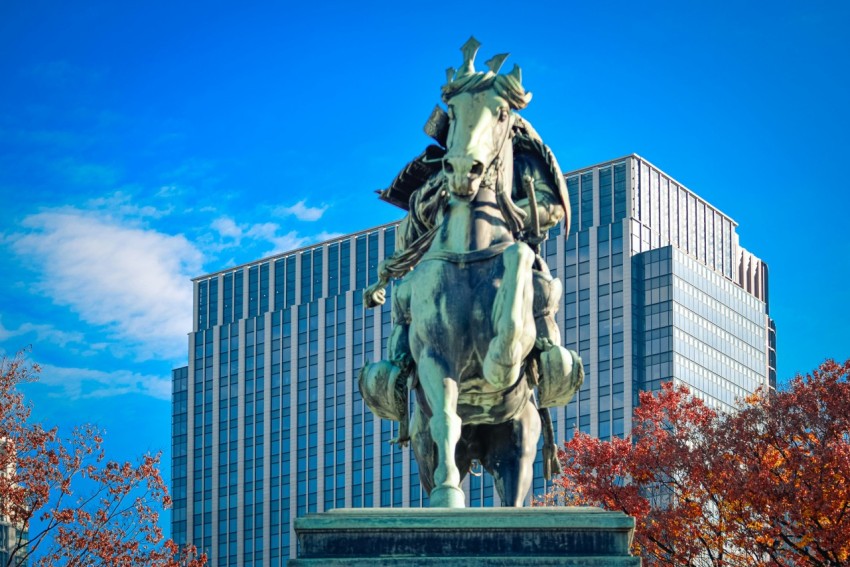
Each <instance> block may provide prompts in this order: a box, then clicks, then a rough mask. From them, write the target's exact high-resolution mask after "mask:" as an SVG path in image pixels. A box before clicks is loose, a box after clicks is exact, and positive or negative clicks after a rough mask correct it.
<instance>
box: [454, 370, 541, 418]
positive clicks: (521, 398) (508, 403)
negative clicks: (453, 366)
mask: <svg viewBox="0 0 850 567" xmlns="http://www.w3.org/2000/svg"><path fill="white" fill-rule="evenodd" d="M474 381H475V380H472V381H471V382H474ZM529 398H530V392H529V389H528V384H527V383H526V381H525V380H520V381H518V382H517V383H516V384H515V385H514V386H512V387H511V388H508V389H507V390H501V391H497V392H494V391H487V389H486V388H484V387H480V388H472V389H471V388H468V387H467V383H466V382H464V384H463V386H461V390H460V392H459V393H458V400H457V414H458V417H460V418H461V420H462V421H463V422H464V423H465V424H466V423H468V424H480V423H504V422H505V421H508V420H510V419H513V418H514V417H516V416H517V415H518V414H519V412H520V411H522V409H523V408H524V407H525V404H527V403H528V401H529Z"/></svg>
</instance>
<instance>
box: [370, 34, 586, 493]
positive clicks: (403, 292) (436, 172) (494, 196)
mask: <svg viewBox="0 0 850 567" xmlns="http://www.w3.org/2000/svg"><path fill="white" fill-rule="evenodd" d="M478 47H479V44H478V42H477V41H475V39H474V38H471V39H470V40H469V41H468V42H467V43H466V44H465V45H464V46H463V48H462V52H463V64H462V65H461V67H460V68H459V69H458V70H454V69H450V70H449V71H448V73H447V79H448V81H447V82H446V84H445V85H443V87H442V100H443V102H444V103H445V104H446V110H445V111H443V110H442V109H441V108H439V107H438V109H437V110H435V112H434V113H432V115H431V118H430V119H429V120H428V123H427V125H426V130H427V132H428V133H429V134H430V135H431V136H432V137H433V138H434V139H435V140H436V141H437V142H438V144H439V145H438V146H431V147H429V148H428V150H426V151H425V153H423V154H422V155H421V156H420V157H419V158H417V159H416V160H414V162H412V163H411V164H409V165H408V166H407V167H405V168H404V170H403V171H402V173H400V174H399V176H398V177H397V179H396V180H395V181H394V182H393V184H392V185H391V187H390V188H389V189H388V190H386V191H385V192H384V193H383V194H382V196H383V197H384V198H385V200H388V201H390V202H393V203H397V204H401V205H402V206H404V205H405V200H406V206H404V208H405V209H406V210H407V211H408V216H407V217H406V218H405V219H404V220H403V221H402V223H401V226H400V227H399V230H398V242H397V246H396V252H395V254H393V256H392V257H390V258H389V259H387V260H386V261H385V262H383V263H382V264H381V266H380V267H379V270H378V272H379V279H378V281H377V282H374V283H373V284H372V285H371V286H370V287H369V288H368V289H367V290H366V291H365V293H364V301H365V304H366V305H367V306H368V307H374V306H376V305H380V304H382V303H384V302H385V301H386V292H385V288H386V286H387V284H388V282H389V281H390V280H391V279H393V278H396V279H399V281H398V283H396V285H395V286H394V288H393V293H392V302H393V305H392V307H393V321H394V327H393V331H392V336H391V337H390V339H389V341H388V353H387V354H388V356H387V359H386V360H383V361H380V362H373V363H368V364H366V365H365V366H364V367H363V369H362V370H361V372H360V379H359V383H360V389H361V393H362V395H363V399H364V401H365V402H366V403H367V405H368V406H369V407H370V408H371V409H372V410H373V411H374V412H375V413H376V414H377V415H378V416H379V417H382V418H385V419H393V420H397V421H399V422H400V424H401V425H400V427H399V436H398V438H397V439H395V440H394V441H395V442H398V443H403V444H404V443H407V442H408V441H409V442H410V443H411V444H412V446H413V451H414V454H415V456H416V461H417V463H418V465H419V476H420V480H421V482H422V485H423V487H424V488H425V490H426V491H427V492H428V494H429V496H430V503H431V506H433V507H447V508H459V507H463V506H464V500H465V496H464V494H463V492H462V490H461V488H460V486H461V481H462V480H463V478H464V476H465V475H466V474H467V473H468V472H469V470H470V469H471V468H472V467H473V466H475V465H476V464H478V463H480V464H481V465H482V467H483V468H484V470H486V471H487V472H488V473H490V474H492V475H493V477H494V484H495V487H496V490H497V492H498V493H499V496H500V499H501V502H502V504H503V505H504V506H522V505H523V503H524V502H525V501H526V498H527V494H528V491H529V489H530V487H531V481H532V476H533V472H532V465H533V463H534V460H535V457H536V455H537V443H538V440H539V438H540V435H541V433H542V434H543V436H544V443H543V461H544V474H545V476H546V477H547V478H550V477H551V476H552V475H553V474H555V473H557V472H558V461H557V448H556V445H555V442H554V439H553V432H552V425H551V419H550V416H549V411H548V408H549V407H554V406H563V405H564V404H566V403H567V402H569V400H570V399H571V398H572V396H573V395H574V394H575V392H576V391H577V390H578V389H579V387H580V386H581V382H582V380H583V377H584V373H583V369H582V366H581V360H580V359H579V357H578V356H577V355H576V353H574V352H571V351H568V350H567V349H565V348H564V347H563V346H561V336H560V331H559V330H558V326H557V325H556V324H555V312H556V311H557V309H558V306H559V305H560V300H561V295H562V290H561V284H560V281H559V280H557V279H555V278H553V277H552V276H551V275H550V274H549V270H548V268H547V266H546V263H545V261H544V260H543V259H542V258H541V257H540V255H539V253H538V252H539V251H538V247H539V245H540V243H541V242H542V241H543V240H544V239H545V237H546V231H548V229H549V228H551V227H553V226H555V225H556V224H557V223H559V222H561V221H562V220H564V222H565V231H564V232H565V234H566V233H568V232H569V220H570V210H569V199H568V198H567V193H566V185H565V182H564V179H563V175H562V173H561V169H560V167H559V166H558V163H557V161H556V160H555V157H554V155H552V152H551V151H550V150H549V148H548V147H547V146H546V145H545V144H544V143H543V141H542V140H541V139H540V136H539V135H538V134H537V132H536V131H535V130H534V129H533V128H532V127H531V125H530V124H529V123H528V122H527V121H525V120H524V119H522V118H521V117H520V116H519V115H518V114H517V112H516V111H518V110H521V109H523V108H525V106H526V105H527V104H528V102H529V101H530V100H531V93H529V92H527V91H526V90H525V88H524V87H523V85H522V73H521V71H520V69H519V67H517V66H514V68H513V70H512V71H511V72H510V73H507V74H500V72H499V71H500V69H501V66H502V64H503V63H504V61H505V59H506V58H507V55H504V54H503V55H497V56H495V57H493V58H492V59H490V60H489V61H487V63H486V65H487V68H488V70H487V71H477V70H476V69H475V56H476V53H477V51H478ZM408 392H412V395H413V396H414V397H415V399H416V404H415V405H414V408H415V409H414V412H413V414H412V415H410V416H409V415H408V407H409V404H408ZM535 392H536V396H535Z"/></svg>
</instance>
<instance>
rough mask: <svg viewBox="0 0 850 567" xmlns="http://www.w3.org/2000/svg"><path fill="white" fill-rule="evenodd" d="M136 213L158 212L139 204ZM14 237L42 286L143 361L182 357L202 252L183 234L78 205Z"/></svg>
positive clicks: (49, 214) (33, 221) (31, 220)
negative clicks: (79, 207)
mask: <svg viewBox="0 0 850 567" xmlns="http://www.w3.org/2000/svg"><path fill="white" fill-rule="evenodd" d="M127 207H129V208H128V209H127V210H126V211H125V212H134V213H136V214H146V213H150V214H152V213H151V211H146V210H144V209H142V210H134V209H133V208H132V206H131V205H129V204H128V205H127ZM22 226H23V228H24V231H20V232H18V233H16V234H13V235H11V236H10V237H8V238H7V240H8V241H9V242H10V245H11V248H12V250H13V251H14V252H15V253H16V254H17V255H18V256H20V257H21V258H22V259H23V260H25V261H27V262H28V263H30V264H31V265H32V267H33V268H34V269H35V270H36V272H37V274H38V276H37V281H36V284H35V287H36V290H37V291H39V292H41V293H42V294H45V295H47V296H48V297H50V298H51V299H52V300H53V301H54V302H55V303H56V304H59V305H64V306H68V307H69V308H70V309H71V310H72V311H74V312H75V313H77V314H78V315H79V317H80V319H81V320H83V321H84V322H86V323H89V324H91V325H95V326H98V327H100V328H102V329H104V330H106V331H107V333H108V335H109V336H110V337H111V338H112V340H113V341H114V343H115V346H116V348H115V350H118V349H119V348H120V349H128V350H130V351H131V352H133V353H134V354H135V356H136V357H137V358H139V359H147V358H152V357H177V356H179V355H181V354H182V353H184V352H185V348H186V333H187V332H189V330H190V329H191V313H192V284H191V282H190V278H191V277H193V276H196V275H197V274H198V273H199V272H200V270H201V267H202V260H203V256H202V253H201V252H200V250H199V249H198V248H197V247H196V246H195V245H194V244H192V243H191V242H189V241H188V240H186V238H184V237H183V236H172V235H168V234H164V233H162V232H158V231H156V230H153V229H148V228H144V227H143V226H139V225H138V223H135V224H133V223H132V222H129V223H128V221H126V220H124V219H122V218H115V217H112V216H110V215H107V214H105V213H103V212H101V211H88V210H81V209H76V208H65V209H60V210H52V211H44V212H41V213H37V214H33V215H30V216H28V217H26V218H25V219H24V221H23V223H22Z"/></svg>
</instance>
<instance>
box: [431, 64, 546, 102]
mask: <svg viewBox="0 0 850 567" xmlns="http://www.w3.org/2000/svg"><path fill="white" fill-rule="evenodd" d="M489 88H493V89H494V90H495V91H496V93H497V94H498V95H499V96H500V97H502V98H504V99H505V100H506V101H508V104H509V105H510V107H511V108H512V109H513V110H522V109H523V108H525V107H526V106H528V103H529V102H531V93H530V92H528V91H526V90H525V88H523V86H522V83H521V82H520V81H519V80H517V78H516V77H514V76H513V74H510V75H499V74H497V73H494V72H493V71H486V72H481V71H478V72H472V73H470V74H467V75H462V76H459V77H457V78H455V79H454V80H452V81H449V82H448V83H446V84H445V85H443V87H442V89H441V90H442V92H443V102H445V103H448V102H449V99H450V98H452V97H453V96H455V95H458V94H460V93H474V92H479V91H483V90H486V89H489Z"/></svg>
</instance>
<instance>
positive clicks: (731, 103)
mask: <svg viewBox="0 0 850 567" xmlns="http://www.w3.org/2000/svg"><path fill="white" fill-rule="evenodd" d="M75 4H76V5H75ZM418 4H421V5H420V6H419V7H416V8H403V7H399V6H403V3H400V2H399V3H370V2H360V3H353V2H352V3H339V4H333V3H325V2H313V3H302V4H300V5H298V6H297V7H294V6H293V5H292V4H290V3H283V2H255V3H251V5H250V7H244V6H245V5H244V4H243V5H237V3H221V2H203V3H201V2H156V1H153V2H144V3H141V2H102V1H99V0H94V1H91V2H85V3H68V2H55V1H54V2H40V1H38V0H27V1H19V0H6V1H4V2H3V3H2V4H0V77H2V78H0V211H2V213H0V274H2V276H3V277H2V278H0V350H2V351H3V352H6V353H13V352H15V351H16V350H17V349H18V348H19V347H21V346H24V345H27V344H32V345H33V352H32V357H33V358H34V359H36V360H38V361H39V362H41V363H43V365H44V371H43V374H42V380H41V383H40V384H39V385H37V386H33V387H31V388H29V393H30V395H31V399H32V400H33V403H34V404H35V416H36V417H37V418H38V419H43V420H45V421H47V422H52V423H60V424H63V425H65V424H73V423H81V422H94V423H97V424H99V425H101V426H102V427H104V428H105V429H106V430H107V447H108V449H109V450H110V452H111V453H112V454H113V455H114V456H117V457H122V458H124V457H130V456H132V455H136V454H139V453H142V452H145V451H156V450H160V449H162V450H164V451H165V452H166V454H167V453H168V450H169V443H170V439H169V428H170V405H169V391H170V370H171V369H172V368H173V367H176V366H181V365H183V364H185V363H186V344H187V339H186V334H187V333H188V331H189V330H190V324H191V308H192V305H191V294H192V287H191V283H190V278H191V277H193V276H198V275H202V274H204V273H207V272H211V271H215V270H219V269H222V268H225V267H227V266H229V265H233V264H238V263H243V262H247V261H251V260H254V259H257V258H259V257H261V256H263V255H268V254H271V253H273V252H280V251H284V250H287V249H291V248H292V247H296V246H299V245H304V244H308V243H312V242H316V241H320V240H323V239H325V238H327V237H328V236H330V235H334V234H340V233H347V232H352V231H356V230H362V229H365V228H368V227H370V226H374V225H377V224H381V223H385V222H389V221H391V220H395V219H397V218H399V211H398V210H396V209H394V208H393V207H391V206H389V205H386V204H383V203H381V202H379V201H378V200H377V199H376V198H375V195H374V190H376V189H379V188H382V187H385V186H386V185H387V184H388V183H389V181H390V180H391V179H392V178H393V176H394V175H395V174H396V172H397V171H398V170H399V169H400V168H401V167H402V166H403V165H404V164H405V163H406V162H407V161H408V160H409V159H410V158H412V157H413V156H415V155H416V154H418V153H419V152H420V151H421V150H422V149H423V148H424V146H425V145H426V144H427V143H428V139H427V137H426V136H425V135H424V134H423V133H422V130H421V127H422V124H423V123H424V122H425V120H426V118H427V117H428V115H429V113H430V111H431V109H432V108H433V106H434V105H435V104H436V103H438V102H439V87H440V85H441V84H442V82H443V81H444V78H445V72H444V70H445V69H446V68H447V67H449V66H457V65H459V64H460V62H461V57H460V51H459V47H460V45H461V44H463V43H464V42H465V41H466V39H467V38H468V37H469V36H470V35H471V34H474V35H475V36H476V37H477V38H478V39H479V40H480V41H481V42H482V44H483V46H482V49H481V53H480V55H479V57H480V60H481V61H484V60H486V59H488V58H489V57H490V56H491V55H493V54H495V53H501V52H505V51H509V52H511V57H510V59H509V60H508V63H507V65H508V66H510V65H511V64H512V63H518V64H519V65H520V66H521V67H522V69H523V76H524V84H525V86H526V87H527V88H528V89H529V90H531V91H532V92H533V93H534V95H535V98H534V100H533V101H532V103H531V104H530V106H529V107H528V108H527V109H526V110H525V111H523V115H524V116H525V117H526V118H528V119H529V120H530V121H531V122H532V123H533V124H534V125H535V127H536V128H537V130H538V131H539V132H540V133H541V135H542V136H543V138H544V139H545V140H546V141H547V143H548V144H549V145H550V146H551V147H552V148H553V150H554V152H555V154H556V155H557V157H558V159H559V161H560V162H561V165H562V167H563V168H564V169H565V170H571V169H575V168H579V167H584V166H587V165H591V164H593V163H597V162H600V161H605V160H609V159H613V158H615V157H619V156H622V155H625V154H629V153H638V154H640V155H641V156H643V157H645V158H646V159H648V160H649V161H651V162H653V163H654V164H655V165H657V166H658V167H660V168H661V169H662V170H664V171H666V172H667V173H669V174H670V175H672V176H673V177H674V178H676V179H677V180H678V181H679V182H681V183H683V184H684V185H685V186H687V187H689V188H690V189H692V190H694V191H695V192H696V193H697V194H699V195H700V196H701V197H703V198H704V199H706V200H707V201H709V202H710V203H712V204H713V205H715V206H717V207H718V208H719V209H721V210H722V211H724V212H725V213H727V214H729V215H730V216H731V217H732V218H734V219H735V220H736V221H737V222H738V223H739V224H740V226H739V229H738V230H739V234H740V237H741V243H742V245H743V246H745V247H746V248H747V249H749V250H750V251H752V252H753V253H755V254H756V255H758V256H759V257H761V258H763V259H764V260H765V261H766V262H767V263H768V264H769V266H770V278H771V280H770V294H771V295H770V297H771V313H772V315H773V317H774V318H775V319H776V321H777V325H778V341H779V375H780V377H781V378H784V379H787V378H789V377H791V376H793V375H794V374H795V373H796V372H799V371H807V370H810V369H812V368H814V367H815V366H816V365H817V364H818V363H820V362H821V361H822V360H823V359H824V358H826V357H834V358H837V359H842V360H843V359H846V358H848V357H850V340H848V339H850V331H848V320H849V319H850V307H848V304H850V302H848V297H847V296H848V288H847V285H848V284H847V282H848V279H850V278H848V276H850V235H848V228H847V221H846V218H847V215H848V208H850V197H848V189H847V185H848V177H850V169H848V166H850V160H848V156H850V143H848V132H850V111H848V101H850V92H848V91H850V83H849V82H848V81H850V63H848V60H849V59H850V58H848V54H850V39H848V38H850V34H848V33H847V29H848V28H850V8H848V6H850V4H848V3H846V2H838V1H836V2H821V1H811V2H786V1H782V0H779V1H775V2H772V3H770V4H767V3H764V2H749V1H736V2H727V1H725V0H724V1H715V2H653V1H648V2H639V3H634V2H583V3H577V2H540V3H532V2H527V3H507V2H488V3H476V2H463V3H460V2H458V3H450V4H436V3H430V4H428V3H418ZM426 4H427V5H426ZM768 6H769V8H770V9H769V10H768V9H767V7H768ZM167 468H168V467H167V463H166V467H165V469H166V472H167Z"/></svg>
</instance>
